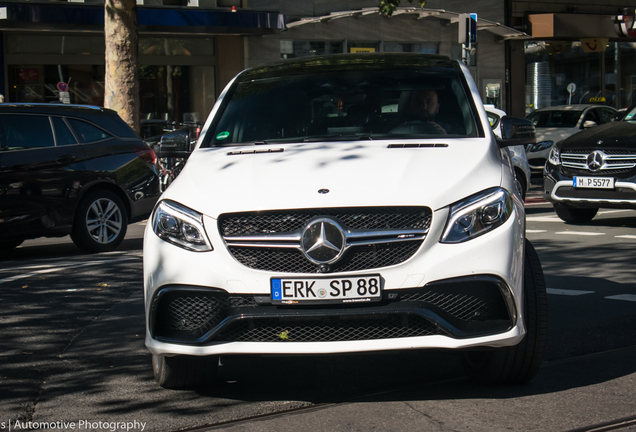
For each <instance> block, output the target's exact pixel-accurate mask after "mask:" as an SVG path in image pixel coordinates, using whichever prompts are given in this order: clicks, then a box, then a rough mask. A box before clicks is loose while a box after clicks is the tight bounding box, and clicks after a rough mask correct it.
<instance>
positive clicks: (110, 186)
mask: <svg viewBox="0 0 636 432" xmlns="http://www.w3.org/2000/svg"><path fill="white" fill-rule="evenodd" d="M100 189H105V190H109V191H111V192H113V193H114V194H115V195H117V197H118V198H119V199H120V200H121V201H122V202H123V203H124V207H125V209H126V216H128V218H127V219H128V220H129V221H130V219H131V218H132V206H131V205H130V199H129V198H128V195H126V192H124V191H123V190H122V189H121V188H120V187H119V186H117V185H116V184H114V183H110V182H104V181H102V182H96V183H92V184H90V185H87V186H84V187H83V188H82V193H81V195H80V199H79V201H78V203H79V202H82V200H83V199H84V197H86V196H88V195H89V194H90V193H92V192H94V191H96V190H100ZM78 208H79V205H78V207H77V208H76V209H75V211H76V212H77V209H78Z"/></svg>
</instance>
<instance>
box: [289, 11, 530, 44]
mask: <svg viewBox="0 0 636 432" xmlns="http://www.w3.org/2000/svg"><path fill="white" fill-rule="evenodd" d="M379 13H380V8H378V7H371V8H363V9H356V10H350V11H341V12H332V13H330V14H329V15H323V16H317V17H307V18H301V19H300V20H298V21H293V22H289V23H287V28H288V29H292V28H294V27H298V26H301V25H305V24H315V23H320V22H326V21H331V20H335V19H340V18H347V17H352V16H367V15H379ZM399 15H413V18H414V19H423V18H436V19H440V20H446V21H449V22H450V23H456V22H459V15H460V14H459V13H458V12H450V11H447V10H444V9H424V8H418V7H401V8H397V10H396V11H395V12H393V17H395V16H399ZM480 30H486V31H488V32H490V33H494V34H496V35H497V36H499V37H501V38H502V39H504V40H511V39H532V36H530V35H529V34H527V33H524V32H522V31H519V30H516V29H513V28H511V27H507V26H505V25H502V24H500V23H498V22H495V21H490V20H486V19H483V18H479V19H478V20H477V31H480Z"/></svg>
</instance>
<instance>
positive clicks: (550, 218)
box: [526, 216, 563, 223]
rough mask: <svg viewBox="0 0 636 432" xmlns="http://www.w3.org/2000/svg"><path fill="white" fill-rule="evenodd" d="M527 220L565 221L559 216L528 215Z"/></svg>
mask: <svg viewBox="0 0 636 432" xmlns="http://www.w3.org/2000/svg"><path fill="white" fill-rule="evenodd" d="M526 221H527V222H561V223H563V221H562V220H561V219H560V218H559V217H558V216H532V217H526Z"/></svg>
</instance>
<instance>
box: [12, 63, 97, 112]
mask: <svg viewBox="0 0 636 432" xmlns="http://www.w3.org/2000/svg"><path fill="white" fill-rule="evenodd" d="M8 70H9V74H8V75H9V95H8V96H9V99H8V101H11V102H59V101H60V100H61V97H60V91H59V90H58V86H57V85H58V83H60V82H63V83H65V84H67V86H68V92H69V98H70V103H74V104H84V105H95V106H104V66H103V65H10V66H9V67H8Z"/></svg>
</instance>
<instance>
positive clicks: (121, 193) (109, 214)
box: [0, 104, 160, 252]
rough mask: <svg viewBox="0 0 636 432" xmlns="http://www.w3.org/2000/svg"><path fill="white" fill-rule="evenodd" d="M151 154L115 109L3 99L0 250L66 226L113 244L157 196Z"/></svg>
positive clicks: (101, 245)
mask: <svg viewBox="0 0 636 432" xmlns="http://www.w3.org/2000/svg"><path fill="white" fill-rule="evenodd" d="M155 162H156V156H155V153H154V151H153V150H152V149H151V148H150V147H148V145H146V144H145V143H144V142H143V141H142V140H141V139H140V138H139V137H138V136H137V135H136V134H135V132H134V131H133V130H132V129H131V128H130V127H129V126H128V125H127V124H126V123H125V122H124V121H123V120H122V119H121V118H120V117H119V116H118V115H117V113H116V112H115V111H112V110H109V109H104V108H99V107H93V106H86V105H61V104H0V250H7V249H12V248H15V247H17V246H18V245H20V244H21V243H22V242H23V241H24V240H25V239H29V238H37V237H43V236H44V237H60V236H64V235H67V234H70V235H71V238H72V239H73V241H74V242H75V244H76V245H77V246H79V247H80V248H81V249H83V250H85V251H88V252H103V251H109V250H112V249H115V248H116V247H117V246H119V244H120V243H121V242H122V240H123V239H124V236H125V235H126V229H127V225H128V224H129V223H132V222H135V221H138V220H141V219H144V218H146V217H147V216H148V215H149V214H150V212H151V210H152V208H153V206H154V204H155V202H156V201H157V198H158V197H159V194H160V193H159V181H158V175H157V170H156V166H155Z"/></svg>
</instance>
